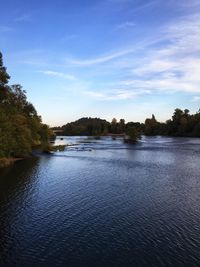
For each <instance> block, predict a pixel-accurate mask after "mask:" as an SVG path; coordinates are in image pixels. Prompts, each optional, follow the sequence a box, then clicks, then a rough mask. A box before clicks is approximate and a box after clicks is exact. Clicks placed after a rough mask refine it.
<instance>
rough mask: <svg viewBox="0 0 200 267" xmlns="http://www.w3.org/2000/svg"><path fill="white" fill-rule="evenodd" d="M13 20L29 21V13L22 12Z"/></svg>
mask: <svg viewBox="0 0 200 267" xmlns="http://www.w3.org/2000/svg"><path fill="white" fill-rule="evenodd" d="M14 21H15V22H23V21H31V16H30V15H29V14H22V15H20V16H18V17H16V18H15V19H14Z"/></svg>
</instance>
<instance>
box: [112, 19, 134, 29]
mask: <svg viewBox="0 0 200 267" xmlns="http://www.w3.org/2000/svg"><path fill="white" fill-rule="evenodd" d="M135 25H136V24H135V23H134V22H133V21H126V22H123V23H121V24H119V25H117V26H116V30H126V29H129V28H133V27H135Z"/></svg>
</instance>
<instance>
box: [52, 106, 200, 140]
mask: <svg viewBox="0 0 200 267" xmlns="http://www.w3.org/2000/svg"><path fill="white" fill-rule="evenodd" d="M53 129H54V130H62V133H61V135H68V136H70V135H90V136H98V135H99V136H100V135H109V134H111V135H117V134H124V135H128V136H134V135H135V136H137V137H140V136H141V135H147V136H156V135H163V136H177V137H200V111H198V112H196V114H190V112H189V110H188V109H185V110H181V109H179V108H176V109H175V110H174V113H173V115H172V117H171V119H169V120H167V121H166V122H165V123H163V122H159V121H157V120H156V118H155V116H154V115H152V117H151V118H147V119H146V120H145V122H144V123H140V122H128V123H125V120H124V119H120V120H119V121H117V119H116V118H113V119H112V121H111V122H108V121H106V120H102V119H100V118H90V117H85V118H81V119H79V120H76V121H74V122H70V123H67V124H65V125H63V126H61V127H54V128H53Z"/></svg>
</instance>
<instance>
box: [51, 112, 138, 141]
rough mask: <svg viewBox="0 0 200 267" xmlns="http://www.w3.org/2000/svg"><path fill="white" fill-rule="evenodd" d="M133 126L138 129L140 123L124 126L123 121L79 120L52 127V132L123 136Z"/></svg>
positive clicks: (86, 118)
mask: <svg viewBox="0 0 200 267" xmlns="http://www.w3.org/2000/svg"><path fill="white" fill-rule="evenodd" d="M130 126H131V127H133V126H135V128H138V127H139V128H140V123H131V124H129V123H128V124H125V120H123V119H121V120H120V121H119V122H117V120H116V119H115V118H114V119H113V120H112V122H111V123H110V122H108V121H106V120H102V119H100V118H90V117H89V118H88V117H85V118H81V119H79V120H77V121H74V122H70V123H67V124H66V125H63V126H62V127H54V128H53V129H54V130H62V131H63V132H62V134H64V135H91V136H92V135H106V134H111V133H112V134H124V133H125V132H126V131H127V129H128V128H130Z"/></svg>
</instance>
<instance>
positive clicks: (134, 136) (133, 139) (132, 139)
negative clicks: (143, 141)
mask: <svg viewBox="0 0 200 267" xmlns="http://www.w3.org/2000/svg"><path fill="white" fill-rule="evenodd" d="M126 135H127V136H126V138H125V140H124V141H125V142H127V143H132V144H135V143H137V141H138V139H140V138H141V134H140V132H139V131H138V129H137V128H136V127H135V126H130V127H128V128H127V130H126Z"/></svg>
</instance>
